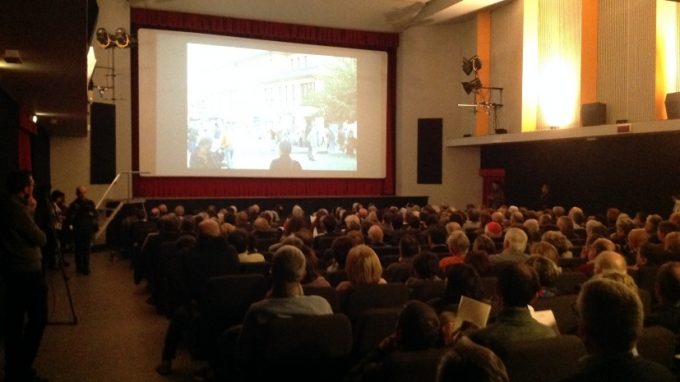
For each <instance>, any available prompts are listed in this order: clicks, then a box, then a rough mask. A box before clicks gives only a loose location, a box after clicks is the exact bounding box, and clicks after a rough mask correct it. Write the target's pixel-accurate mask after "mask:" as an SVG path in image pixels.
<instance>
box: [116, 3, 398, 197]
mask: <svg viewBox="0 0 680 382" xmlns="http://www.w3.org/2000/svg"><path fill="white" fill-rule="evenodd" d="M130 20H131V24H132V31H133V34H136V33H137V30H138V29H139V28H153V29H167V30H176V31H185V32H197V33H210V34H220V35H229V36H236V37H247V38H258V39H266V40H276V41H286V42H296V43H306V44H316V45H329V46H341V47H348V48H357V49H369V50H380V51H385V52H387V54H388V73H387V76H388V83H387V94H388V95H387V100H386V102H387V134H386V137H385V140H386V142H385V144H386V155H387V158H386V159H387V167H386V176H385V178H381V179H271V178H195V177H187V178H177V177H140V176H136V177H135V178H134V179H135V180H134V184H133V190H134V194H135V195H136V196H147V197H221V196H263V197H267V196H348V195H362V196H372V195H394V191H395V190H394V182H395V166H394V162H395V150H394V146H395V126H396V122H395V121H396V118H395V113H396V111H395V110H396V109H395V107H396V69H397V54H396V53H397V47H398V46H399V35H398V34H396V33H380V32H365V31H355V30H345V29H337V28H324V27H313V26H306V25H294V24H286V23H275V22H267V21H256V20H245V19H237V18H230V17H219V16H208V15H197V14H187V13H175V12H166V11H156V10H150V9H137V8H133V9H132V10H131V13H130ZM131 64H132V166H133V170H138V169H139V109H138V105H139V103H138V97H139V88H138V72H137V50H136V48H134V47H133V49H132V51H131Z"/></svg>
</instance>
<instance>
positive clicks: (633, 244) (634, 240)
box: [628, 228, 649, 251]
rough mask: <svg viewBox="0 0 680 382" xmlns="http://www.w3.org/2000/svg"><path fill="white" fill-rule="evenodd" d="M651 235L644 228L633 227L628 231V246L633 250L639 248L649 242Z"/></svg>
mask: <svg viewBox="0 0 680 382" xmlns="http://www.w3.org/2000/svg"><path fill="white" fill-rule="evenodd" d="M648 239H649V235H648V234H647V231H645V229H644V228H633V229H632V230H630V232H628V246H629V247H630V248H631V249H632V250H636V251H637V250H638V249H640V247H642V245H643V244H645V243H646V242H647V240H648Z"/></svg>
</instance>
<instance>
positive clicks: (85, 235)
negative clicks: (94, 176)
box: [68, 186, 97, 275]
mask: <svg viewBox="0 0 680 382" xmlns="http://www.w3.org/2000/svg"><path fill="white" fill-rule="evenodd" d="M96 219H97V211H96V209H95V206H94V202H93V201H92V200H90V199H88V198H87V188H85V186H78V187H77V188H76V200H74V201H73V202H71V205H69V207H68V221H69V223H70V225H71V226H72V227H73V242H74V244H75V257H76V270H77V271H78V273H82V274H84V275H89V274H90V249H91V247H92V237H93V235H94V233H95V232H96V231H97V220H96Z"/></svg>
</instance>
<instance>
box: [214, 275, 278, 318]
mask: <svg viewBox="0 0 680 382" xmlns="http://www.w3.org/2000/svg"><path fill="white" fill-rule="evenodd" d="M266 293H267V281H266V278H265V276H264V275H261V274H257V273H249V274H241V275H228V276H218V277H212V278H210V279H209V280H208V281H207V282H206V284H205V287H204V289H203V296H202V299H201V314H202V315H205V316H206V318H208V319H211V320H216V321H218V322H221V323H224V324H225V325H229V324H234V325H235V324H239V323H241V321H243V317H244V316H245V313H246V311H247V310H248V308H249V307H250V305H251V304H252V303H254V302H256V301H260V300H262V299H263V298H264V296H265V294H266Z"/></svg>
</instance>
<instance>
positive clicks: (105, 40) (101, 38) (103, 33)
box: [96, 28, 134, 49]
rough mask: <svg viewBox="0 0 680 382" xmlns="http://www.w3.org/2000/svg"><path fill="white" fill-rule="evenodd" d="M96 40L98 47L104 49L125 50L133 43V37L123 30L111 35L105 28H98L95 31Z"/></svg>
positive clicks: (120, 29) (119, 29)
mask: <svg viewBox="0 0 680 382" xmlns="http://www.w3.org/2000/svg"><path fill="white" fill-rule="evenodd" d="M96 39H97V43H98V44H99V46H100V47H102V48H104V49H109V48H120V49H125V48H128V47H129V46H130V44H132V43H133V42H134V39H133V37H132V36H131V35H130V34H129V33H128V32H127V31H126V30H125V28H118V29H116V32H115V33H113V34H111V33H109V32H108V31H107V30H106V28H99V29H97V33H96Z"/></svg>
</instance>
